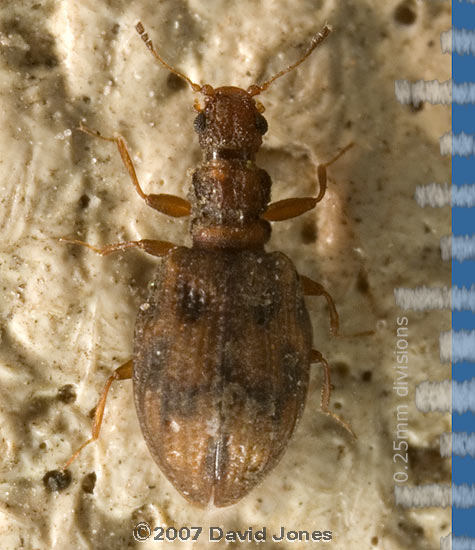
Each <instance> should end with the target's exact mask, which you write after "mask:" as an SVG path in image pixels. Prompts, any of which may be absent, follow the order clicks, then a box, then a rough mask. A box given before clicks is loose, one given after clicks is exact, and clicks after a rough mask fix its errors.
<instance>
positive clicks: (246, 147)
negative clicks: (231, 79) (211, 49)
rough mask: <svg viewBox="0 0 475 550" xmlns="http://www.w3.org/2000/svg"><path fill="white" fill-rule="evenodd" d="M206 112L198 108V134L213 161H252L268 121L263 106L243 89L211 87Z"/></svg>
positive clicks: (208, 89)
mask: <svg viewBox="0 0 475 550" xmlns="http://www.w3.org/2000/svg"><path fill="white" fill-rule="evenodd" d="M202 93H203V94H204V95H205V106H204V108H202V109H201V108H198V111H199V112H198V115H197V117H196V118H195V122H194V126H195V131H196V132H197V134H198V136H199V141H200V146H201V148H202V149H203V151H204V152H205V154H206V156H207V157H209V158H241V159H252V158H254V156H255V154H256V152H257V151H258V149H259V147H260V146H261V144H262V136H263V135H264V134H265V133H266V131H267V121H266V119H265V118H264V117H263V116H262V114H261V113H262V110H263V108H262V106H261V105H260V104H259V103H258V104H256V101H255V100H254V99H253V97H252V96H251V94H249V92H247V91H246V90H243V89H241V88H236V87H234V86H224V87H222V88H217V89H216V90H213V89H212V88H211V86H207V87H206V88H205V89H204V90H202Z"/></svg>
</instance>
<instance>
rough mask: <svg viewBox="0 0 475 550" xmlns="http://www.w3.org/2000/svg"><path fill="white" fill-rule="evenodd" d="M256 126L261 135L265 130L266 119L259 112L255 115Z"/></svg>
mask: <svg viewBox="0 0 475 550" xmlns="http://www.w3.org/2000/svg"><path fill="white" fill-rule="evenodd" d="M256 128H257V130H258V131H259V132H260V133H261V134H262V135H264V134H265V133H266V132H267V128H268V126H267V120H266V119H265V118H264V117H263V116H262V115H261V114H258V115H256Z"/></svg>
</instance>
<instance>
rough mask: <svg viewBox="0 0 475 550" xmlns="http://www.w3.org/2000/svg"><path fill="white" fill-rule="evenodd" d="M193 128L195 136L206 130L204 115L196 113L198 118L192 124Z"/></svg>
mask: <svg viewBox="0 0 475 550" xmlns="http://www.w3.org/2000/svg"><path fill="white" fill-rule="evenodd" d="M193 126H194V127H195V132H196V133H197V134H201V133H202V132H204V131H205V129H206V117H205V115H204V113H198V116H197V117H196V118H195V121H194V122H193Z"/></svg>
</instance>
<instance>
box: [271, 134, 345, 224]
mask: <svg viewBox="0 0 475 550" xmlns="http://www.w3.org/2000/svg"><path fill="white" fill-rule="evenodd" d="M353 145H354V143H353V142H352V143H349V144H348V145H347V146H346V147H343V149H342V150H341V151H340V152H339V153H338V154H337V155H335V156H334V157H333V158H332V159H331V160H329V161H328V162H325V164H319V165H318V167H317V178H318V184H319V191H318V195H317V196H316V197H297V198H292V199H284V200H281V201H277V202H273V203H272V204H269V206H268V207H267V210H266V211H265V212H264V214H262V216H261V218H263V219H264V220H267V221H268V222H280V221H284V220H290V219H291V218H296V217H297V216H300V215H302V214H305V212H308V211H309V210H312V208H315V206H316V205H317V203H319V202H320V201H321V200H322V199H323V197H324V196H325V191H326V190H327V168H328V167H329V166H330V165H331V164H333V163H334V162H336V161H337V160H338V159H339V158H340V157H341V156H342V155H343V154H344V153H346V152H347V151H348V149H351V147H353Z"/></svg>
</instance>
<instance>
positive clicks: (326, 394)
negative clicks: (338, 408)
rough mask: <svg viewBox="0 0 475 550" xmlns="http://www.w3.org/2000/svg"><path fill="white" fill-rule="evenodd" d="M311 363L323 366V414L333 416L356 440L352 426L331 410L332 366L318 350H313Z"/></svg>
mask: <svg viewBox="0 0 475 550" xmlns="http://www.w3.org/2000/svg"><path fill="white" fill-rule="evenodd" d="M310 362H312V363H320V364H321V365H322V366H323V385H322V401H321V405H320V407H321V409H322V412H323V413H324V414H326V415H328V416H331V417H332V418H333V419H334V420H336V421H337V422H338V423H339V424H341V425H342V426H343V428H345V430H346V431H347V432H350V434H351V435H352V436H353V437H354V438H355V439H356V435H355V432H354V431H353V430H352V429H351V426H350V425H349V424H348V422H346V421H345V420H343V418H341V417H340V416H338V415H337V414H335V413H334V412H332V411H330V409H329V405H330V395H331V378H330V365H329V364H328V362H327V360H326V359H325V358H324V357H323V355H322V354H321V353H320V352H319V351H317V350H316V349H313V350H312V353H311V357H310Z"/></svg>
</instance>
